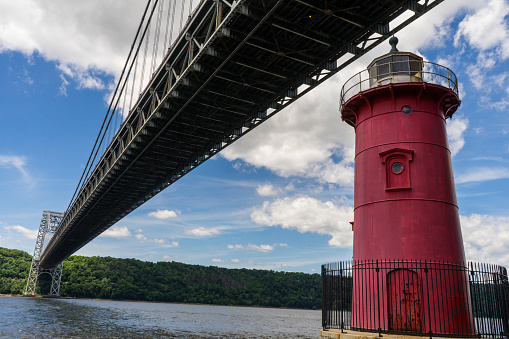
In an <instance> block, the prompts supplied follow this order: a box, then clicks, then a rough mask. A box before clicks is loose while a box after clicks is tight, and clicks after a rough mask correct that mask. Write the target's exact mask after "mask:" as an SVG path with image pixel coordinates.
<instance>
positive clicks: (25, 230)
mask: <svg viewBox="0 0 509 339" xmlns="http://www.w3.org/2000/svg"><path fill="white" fill-rule="evenodd" d="M4 228H5V229H6V230H8V231H16V232H19V233H21V234H22V235H23V236H25V237H27V238H28V239H37V234H38V232H39V231H38V230H31V229H28V228H25V227H23V226H19V225H15V226H5V227H4Z"/></svg>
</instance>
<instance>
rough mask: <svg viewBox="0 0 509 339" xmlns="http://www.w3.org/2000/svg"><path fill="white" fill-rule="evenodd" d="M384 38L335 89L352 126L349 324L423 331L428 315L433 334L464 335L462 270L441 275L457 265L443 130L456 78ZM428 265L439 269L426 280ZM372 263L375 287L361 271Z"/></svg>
mask: <svg viewBox="0 0 509 339" xmlns="http://www.w3.org/2000/svg"><path fill="white" fill-rule="evenodd" d="M391 40H392V43H391V44H392V45H393V50H392V51H391V53H389V54H387V55H384V56H381V57H379V58H377V59H375V60H374V61H373V62H372V63H371V64H370V65H369V66H368V69H367V70H366V71H364V72H361V73H359V74H357V75H355V76H353V77H352V78H351V79H350V80H349V81H348V82H347V83H346V84H345V86H344V87H343V91H342V95H341V97H342V99H341V101H342V102H341V114H342V119H343V120H344V121H345V122H347V123H348V124H350V125H352V126H353V127H354V128H355V188H354V222H353V225H352V229H353V239H354V245H353V259H354V267H353V270H354V271H353V272H354V276H353V279H354V281H353V284H354V285H353V295H352V327H353V328H363V329H372V330H377V329H379V328H380V326H382V325H381V324H383V327H384V328H388V329H390V330H399V331H405V330H407V331H418V332H429V331H431V327H432V324H430V323H429V321H428V319H426V316H425V315H427V316H428V318H430V319H439V318H441V319H444V318H445V319H446V321H444V324H446V325H445V326H443V327H442V328H440V330H439V332H441V333H445V334H458V335H471V334H473V333H474V332H473V331H474V329H473V326H472V324H465V322H468V321H469V320H468V319H470V317H469V315H470V314H471V307H470V300H469V291H467V290H464V288H463V287H461V286H464V285H465V281H468V280H467V278H468V277H467V276H466V274H464V273H461V272H458V273H451V272H450V271H451V269H452V268H453V267H457V266H458V265H460V266H461V265H464V262H465V256H464V249H463V241H462V236H461V229H460V222H459V214H458V205H457V201H456V193H455V188H454V179H453V172H452V165H451V154H450V150H449V145H448V141H447V132H446V119H447V118H451V117H452V115H453V113H454V112H455V111H456V109H457V107H458V106H459V104H460V100H459V98H458V93H457V87H456V86H457V81H456V78H455V76H454V74H453V73H452V72H451V71H450V70H448V69H447V68H445V67H442V66H439V65H435V64H431V63H425V62H423V60H422V58H420V57H419V56H416V55H414V54H412V53H405V52H399V51H397V49H396V47H395V43H397V40H395V38H392V39H391ZM402 263H403V265H402ZM375 266H376V267H375ZM402 267H404V268H402ZM429 268H431V269H433V270H434V271H435V272H444V273H443V275H442V277H437V276H436V275H435V276H434V278H433V279H434V280H433V281H431V282H430V280H429V279H428V278H429V277H428V269H429ZM375 269H376V272H377V273H376V279H379V280H380V281H379V284H378V285H377V286H382V288H379V289H378V290H372V288H371V287H370V286H373V283H372V281H373V280H374V279H375V276H374V275H373V274H371V273H366V272H375ZM451 282H453V283H452V284H451ZM454 282H455V283H454ZM430 284H431V285H430ZM454 284H456V285H457V286H455V285H454ZM467 285H468V284H467ZM424 288H426V289H427V290H428V291H431V292H430V293H431V295H430V300H426V298H424V294H423V289H424ZM444 291H448V292H447V293H444ZM449 292H450V293H449ZM433 305H435V306H433ZM440 305H442V306H444V305H450V306H451V309H453V310H451V312H450V313H448V314H443V309H441V306H440ZM425 310H426V312H425ZM440 312H442V313H440ZM448 318H449V319H448ZM460 324H461V326H459V325H460ZM459 328H462V329H465V328H467V329H470V330H466V332H465V330H461V331H462V332H459V331H460V330H458V329H459ZM435 331H436V330H435Z"/></svg>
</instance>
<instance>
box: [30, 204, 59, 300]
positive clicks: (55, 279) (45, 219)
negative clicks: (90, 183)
mask: <svg viewBox="0 0 509 339" xmlns="http://www.w3.org/2000/svg"><path fill="white" fill-rule="evenodd" d="M63 216H64V214H63V213H59V212H51V211H43V212H42V218H41V223H40V225H39V232H38V233H37V240H36V241H35V250H34V256H33V257H32V263H31V264H30V271H29V273H28V280H27V285H26V287H25V292H24V293H23V295H31V296H35V294H36V293H35V292H36V287H37V280H38V278H39V275H41V274H43V273H48V274H49V275H51V287H50V291H49V295H50V296H59V295H60V282H61V280H62V269H63V265H64V263H63V262H61V263H60V264H58V265H56V266H55V267H52V268H49V269H45V268H42V267H41V266H40V265H39V260H40V258H41V252H42V248H43V246H44V238H45V237H46V234H48V233H54V232H55V231H56V230H57V228H58V226H59V225H60V222H61V220H62V217H63Z"/></svg>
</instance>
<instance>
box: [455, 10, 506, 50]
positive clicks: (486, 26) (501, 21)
mask: <svg viewBox="0 0 509 339" xmlns="http://www.w3.org/2000/svg"><path fill="white" fill-rule="evenodd" d="M508 14H509V3H507V1H505V0H491V1H488V2H487V4H486V5H485V7H484V8H481V9H480V10H478V11H476V12H475V13H472V14H469V15H467V16H466V17H465V18H464V19H463V20H462V21H461V22H460V24H459V27H458V31H457V32H456V34H455V36H454V42H455V46H456V47H458V46H459V44H460V41H461V39H465V40H466V41H467V42H468V43H469V44H470V45H471V46H474V47H475V48H477V49H479V50H487V49H491V48H494V47H498V48H499V53H500V54H501V55H502V57H503V58H507V57H509V39H508V37H509V26H508V25H507V21H506V20H505V17H506V16H507V15H508Z"/></svg>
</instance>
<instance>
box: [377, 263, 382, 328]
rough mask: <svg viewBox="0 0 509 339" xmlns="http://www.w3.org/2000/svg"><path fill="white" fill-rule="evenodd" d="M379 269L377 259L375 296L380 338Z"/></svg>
mask: <svg viewBox="0 0 509 339" xmlns="http://www.w3.org/2000/svg"><path fill="white" fill-rule="evenodd" d="M379 275H380V268H379V267H378V259H376V295H377V299H378V300H377V303H378V336H379V337H381V336H382V327H381V326H380V280H379Z"/></svg>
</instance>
